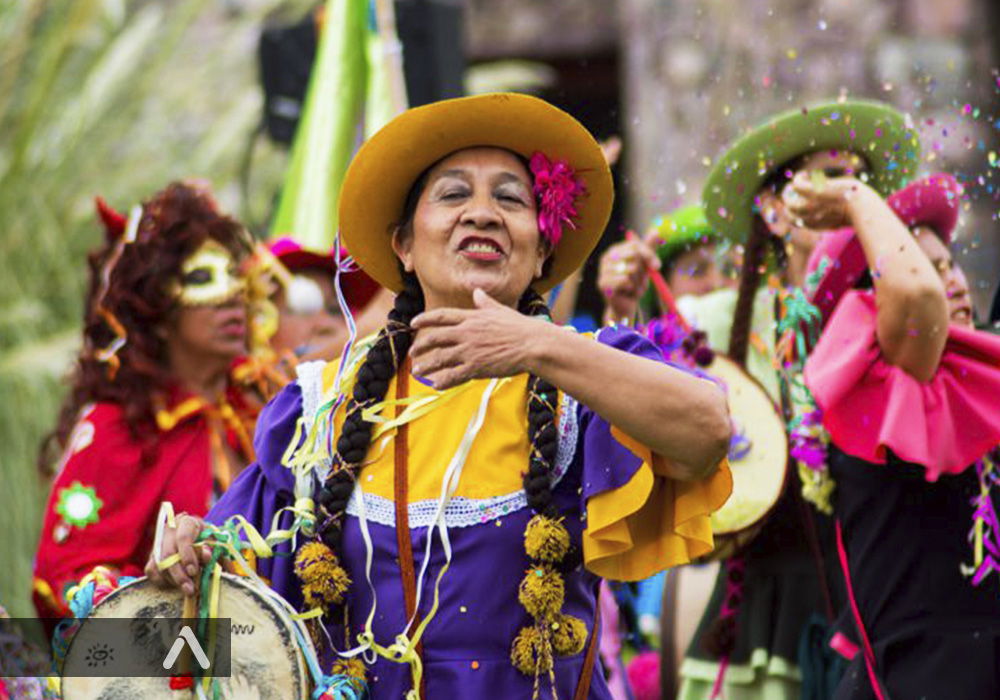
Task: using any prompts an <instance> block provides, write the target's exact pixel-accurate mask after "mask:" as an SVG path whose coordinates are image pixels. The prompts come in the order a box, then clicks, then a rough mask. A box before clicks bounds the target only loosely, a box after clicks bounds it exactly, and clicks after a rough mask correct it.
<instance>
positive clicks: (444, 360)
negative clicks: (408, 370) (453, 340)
mask: <svg viewBox="0 0 1000 700" xmlns="http://www.w3.org/2000/svg"><path fill="white" fill-rule="evenodd" d="M462 355H463V353H462V350H461V348H457V347H454V346H452V347H447V348H435V349H434V350H431V351H429V352H427V353H424V354H423V355H421V356H420V357H419V358H414V360H413V373H414V374H416V375H417V376H419V377H423V378H424V379H430V380H431V381H432V382H434V379H433V375H434V373H435V372H438V371H440V370H441V369H445V368H450V367H455V366H457V365H459V364H461V362H462ZM434 388H436V389H440V387H439V386H438V385H437V382H434Z"/></svg>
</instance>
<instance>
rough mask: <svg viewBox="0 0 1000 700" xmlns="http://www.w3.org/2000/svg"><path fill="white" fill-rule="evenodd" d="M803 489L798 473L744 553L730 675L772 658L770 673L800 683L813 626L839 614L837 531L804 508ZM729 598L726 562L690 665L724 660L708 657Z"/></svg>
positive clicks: (690, 653) (689, 654)
mask: <svg viewBox="0 0 1000 700" xmlns="http://www.w3.org/2000/svg"><path fill="white" fill-rule="evenodd" d="M800 483H801V482H800V481H799V479H798V476H797V475H796V474H794V473H793V474H791V475H790V477H789V480H788V484H787V486H786V490H785V493H784V495H783V496H782V498H781V500H780V501H779V503H778V505H777V507H776V508H775V509H774V511H773V512H772V513H771V515H770V516H769V517H768V521H767V523H766V524H765V526H764V528H763V529H762V530H761V532H760V534H758V535H757V537H756V538H755V539H754V540H753V541H752V542H751V543H750V545H749V546H748V547H747V548H746V549H745V550H744V552H743V553H742V554H741V556H742V558H743V559H744V562H745V569H744V583H743V598H742V601H741V602H740V605H739V609H738V612H737V614H736V618H735V622H736V626H735V630H734V632H735V638H734V643H733V645H732V650H731V652H730V654H729V666H730V668H731V669H735V668H738V667H741V666H743V667H745V666H747V665H750V664H751V662H752V661H759V660H760V659H762V658H764V654H766V658H767V659H768V663H769V664H770V665H771V666H775V665H777V666H778V667H780V668H788V669H792V670H793V674H794V675H795V676H798V674H799V673H800V670H799V669H798V657H799V647H800V643H801V642H802V639H803V634H804V632H805V630H806V628H807V626H808V625H809V624H810V622H811V621H815V620H821V621H832V618H833V617H834V616H835V615H836V613H837V612H838V611H839V609H840V607H841V603H842V599H843V596H842V593H841V591H842V584H841V581H840V576H839V571H838V569H837V567H836V563H835V562H836V560H835V558H834V553H835V549H834V547H833V542H834V540H833V524H832V521H831V520H830V519H829V518H827V517H825V516H823V515H822V514H819V513H817V512H816V511H815V510H814V509H813V508H812V507H811V506H807V505H806V504H805V503H804V502H803V501H802V499H801V496H800V495H799V494H800V493H801V485H800ZM725 591H726V566H725V563H723V566H722V567H721V568H720V570H719V576H718V577H717V579H716V582H715V587H714V589H713V591H712V597H711V599H710V601H709V604H708V607H707V608H706V609H705V613H704V615H703V616H702V619H701V622H700V623H699V625H698V628H697V630H696V632H695V635H694V638H693V639H692V642H691V645H690V647H689V648H688V652H687V655H686V656H687V658H688V659H693V660H696V661H705V662H718V661H719V657H718V655H717V654H713V653H712V651H710V650H711V649H712V648H713V647H714V646H715V644H714V641H716V640H713V639H712V637H713V636H715V635H716V632H715V631H713V628H714V627H717V625H716V624H714V623H715V620H716V619H717V618H718V617H719V613H720V611H721V609H722V603H723V598H724V596H725ZM762 652H763V654H762ZM775 660H777V664H775ZM727 673H731V671H730V672H727ZM727 678H728V675H727ZM734 680H735V679H734ZM804 681H805V683H806V684H808V683H809V682H810V680H809V679H804Z"/></svg>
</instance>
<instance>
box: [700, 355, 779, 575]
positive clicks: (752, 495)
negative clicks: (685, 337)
mask: <svg viewBox="0 0 1000 700" xmlns="http://www.w3.org/2000/svg"><path fill="white" fill-rule="evenodd" d="M704 372H705V373H706V374H708V375H709V376H711V377H712V378H713V379H716V380H719V381H720V382H721V383H722V384H723V385H724V388H725V390H726V397H727V399H728V401H729V412H730V415H731V416H732V419H733V429H734V431H735V433H736V441H735V444H734V446H733V449H732V450H731V451H730V456H729V466H730V468H731V470H732V474H733V492H732V495H731V496H730V497H729V500H728V501H726V503H725V505H723V506H722V508H720V509H719V510H717V511H716V512H714V513H713V514H712V516H711V523H712V535H713V537H714V539H715V549H714V550H713V551H712V552H710V553H709V554H706V555H705V556H704V557H702V558H700V559H699V561H702V562H705V561H717V560H721V559H728V558H729V557H731V556H733V555H734V554H736V553H737V552H738V551H739V550H740V549H742V548H743V547H745V546H746V545H747V544H749V543H750V541H751V540H753V538H754V537H755V536H756V535H757V533H758V532H760V530H761V528H762V527H763V526H764V521H765V520H766V518H767V516H768V514H769V513H770V512H771V510H773V509H774V507H775V505H777V503H778V499H779V498H781V494H782V492H783V491H784V489H785V479H786V478H787V475H788V435H787V433H786V431H785V421H784V420H783V419H782V416H781V413H780V412H779V411H778V408H777V407H776V406H775V405H774V402H773V401H772V400H771V397H770V396H768V394H767V392H766V391H765V390H764V388H763V387H762V386H761V385H760V384H759V383H758V382H757V381H756V380H755V379H753V378H752V377H751V376H750V375H749V374H747V373H746V372H745V371H744V370H743V369H741V368H740V367H739V365H737V364H736V363H735V362H733V361H732V360H730V359H729V358H727V357H724V356H722V355H721V354H716V355H715V358H714V359H713V360H712V364H710V365H709V366H708V367H707V368H705V369H704Z"/></svg>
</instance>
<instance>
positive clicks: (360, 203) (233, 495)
mask: <svg viewBox="0 0 1000 700" xmlns="http://www.w3.org/2000/svg"><path fill="white" fill-rule="evenodd" d="M611 199H612V190H611V180H610V176H609V172H608V167H607V164H606V163H605V161H604V158H603V156H602V154H601V151H600V148H599V147H598V145H597V143H596V142H595V141H594V140H593V138H592V137H591V136H590V134H589V133H587V131H586V130H585V129H584V128H583V127H582V126H581V125H580V124H579V123H578V122H576V121H575V120H574V119H573V118H572V117H570V116H569V115H567V114H565V113H564V112H562V111H560V110H558V109H556V108H554V107H552V106H550V105H548V104H546V103H544V102H542V101H540V100H537V99H535V98H532V97H528V96H524V95H513V94H497V95H485V96H479V97H471V98H464V99H458V100H449V101H445V102H439V103H435V104H431V105H427V106H424V107H419V108H416V109H413V110H410V111H408V112H406V113H404V114H402V115H401V116H399V117H397V118H396V119H394V120H393V121H392V122H390V123H389V124H388V125H387V126H385V127H384V128H383V129H382V130H381V131H380V132H378V133H377V134H376V135H375V136H374V137H372V139H371V140H369V141H368V142H367V143H366V144H365V145H364V146H363V147H362V148H361V150H360V151H359V152H358V154H357V156H356V157H355V159H354V161H353V163H352V165H351V167H350V169H349V171H348V174H347V176H346V178H345V181H344V188H343V191H342V193H341V198H340V223H341V230H342V234H343V237H344V241H345V243H346V246H347V249H348V251H349V252H350V253H351V255H352V256H353V258H354V260H355V261H356V262H357V263H358V264H359V265H360V266H361V267H362V269H364V270H365V272H367V273H368V274H369V275H370V276H371V277H373V278H374V279H376V280H377V281H379V282H380V283H382V284H383V285H385V286H386V287H389V288H391V289H393V290H396V291H398V296H397V297H396V303H395V307H394V309H393V311H392V312H391V313H390V315H389V320H388V323H387V325H386V327H385V328H384V329H383V330H382V331H381V332H380V333H379V335H378V337H377V338H375V339H370V340H369V341H367V342H364V343H361V344H360V345H359V347H358V348H357V351H356V352H355V353H354V356H353V357H351V358H349V360H348V362H347V363H346V364H345V366H344V367H343V368H341V367H338V366H337V365H334V364H331V365H328V366H327V368H326V369H325V370H324V371H323V373H322V376H321V377H319V376H317V377H316V378H315V379H314V380H313V381H312V382H310V381H309V380H308V378H306V377H300V379H299V381H298V382H297V383H296V384H295V385H293V386H290V387H289V388H288V389H286V390H285V391H284V392H283V393H282V394H281V395H279V396H278V397H277V398H276V399H275V400H274V401H273V402H272V403H271V404H270V406H269V407H268V409H267V410H266V411H265V413H264V415H263V417H262V422H261V423H260V425H259V427H258V433H257V444H258V446H259V449H258V462H257V464H256V465H254V466H252V467H251V468H250V469H249V470H248V471H247V472H246V473H245V474H244V475H243V476H241V478H240V479H239V480H238V482H237V483H236V484H235V485H234V488H233V489H232V490H230V492H229V493H228V494H227V496H226V497H224V498H223V500H222V501H220V503H219V504H218V505H217V507H216V508H215V509H214V510H213V512H212V513H211V514H210V516H209V520H211V521H214V522H219V521H220V520H222V519H224V518H226V517H228V516H231V515H234V514H242V515H244V516H245V517H246V518H248V519H249V520H250V521H251V522H252V523H255V524H256V525H258V526H262V525H266V524H269V523H270V521H271V519H272V516H273V515H274V514H275V513H276V512H277V510H278V509H280V508H282V507H285V506H290V505H292V502H293V498H294V497H295V496H296V495H299V494H300V493H301V491H298V490H296V483H298V485H299V486H301V484H302V481H303V479H305V480H306V482H307V483H309V479H312V478H314V477H313V475H315V478H316V479H317V481H316V483H315V485H314V486H312V487H310V488H311V489H312V491H313V492H314V493H308V494H307V495H308V496H312V495H315V500H316V502H317V503H318V508H319V510H318V513H317V525H316V528H315V533H314V538H313V539H312V540H311V541H303V538H302V537H300V540H299V543H298V544H299V546H298V552H297V554H296V557H295V558H294V561H293V560H292V559H291V558H280V557H279V558H275V559H273V560H266V561H262V562H261V567H260V571H261V573H262V574H263V575H264V576H266V577H268V579H269V580H270V581H271V585H272V586H273V588H274V589H275V590H277V591H278V592H279V593H281V594H282V595H283V596H285V597H286V598H287V599H288V600H289V601H291V602H292V603H293V604H294V605H296V606H299V607H302V608H305V609H314V608H319V609H321V610H323V611H324V618H323V619H324V621H325V624H326V627H327V630H328V631H329V632H330V634H331V637H332V639H333V642H334V645H335V647H336V648H337V649H338V650H339V651H345V650H347V649H355V650H357V648H358V647H360V648H361V649H363V650H365V651H366V655H367V656H369V657H371V656H374V655H377V659H376V660H375V661H374V663H373V664H372V665H371V666H370V667H369V668H367V669H366V668H365V664H363V663H361V661H360V658H359V657H356V656H355V657H352V659H351V660H350V661H346V660H341V661H340V662H338V663H336V664H335V665H334V666H333V667H332V669H331V670H332V673H333V674H334V675H333V677H334V680H337V679H339V680H343V679H344V678H348V679H350V678H354V679H357V681H356V682H358V683H359V684H360V682H361V681H362V680H363V679H367V683H368V691H369V694H370V695H369V696H370V697H371V698H372V699H373V700H378V699H380V698H399V697H404V696H406V697H416V696H417V695H418V694H419V697H423V698H444V697H470V698H472V697H476V698H485V697H512V698H513V697H524V698H528V697H532V696H533V695H535V696H537V695H538V694H539V693H540V692H541V691H542V689H543V688H549V687H551V689H552V691H554V692H556V693H557V695H558V696H559V697H564V698H571V697H577V698H608V691H607V687H606V685H605V684H604V680H603V677H602V673H600V671H599V664H598V663H596V662H595V659H594V656H595V654H594V651H595V649H594V647H595V645H594V644H593V643H592V642H591V641H588V640H592V639H593V636H594V635H593V630H594V628H595V624H596V620H595V607H596V605H595V601H596V588H597V582H598V576H609V577H614V578H619V579H639V578H643V577H646V576H648V575H650V574H651V573H652V572H654V571H656V570H658V569H662V568H664V567H667V566H670V565H673V564H676V563H679V562H683V561H687V560H689V559H690V558H691V557H693V556H696V555H697V554H698V553H699V552H704V551H707V550H708V549H710V548H711V546H712V543H711V535H710V527H709V522H708V515H709V513H710V512H712V511H713V510H714V509H716V508H718V507H719V506H720V505H721V504H722V502H723V501H724V500H725V499H726V497H727V496H728V491H729V488H730V485H731V482H730V475H729V472H728V468H727V467H726V466H721V467H720V461H721V460H723V458H724V456H725V454H726V448H727V445H728V439H729V422H728V416H727V412H726V406H725V400H724V398H723V396H722V394H721V392H720V391H719V390H718V389H717V388H716V387H715V386H714V385H713V384H711V383H710V382H707V381H705V380H702V379H699V378H697V377H694V376H692V375H690V374H687V373H685V372H683V371H681V370H679V369H676V368H673V367H670V366H668V365H666V364H664V363H663V361H662V359H661V358H660V357H659V352H658V351H657V350H656V348H655V347H653V346H652V344H650V343H648V342H647V341H645V340H643V339H642V338H640V337H639V336H637V335H635V334H634V333H632V332H631V331H627V330H606V331H602V332H601V333H599V334H598V335H597V336H596V338H592V337H586V336H582V335H577V334H575V333H574V332H572V331H569V330H566V329H562V328H560V327H558V326H556V325H555V324H552V323H550V322H549V321H548V320H547V318H546V316H547V309H546V308H545V306H544V304H543V303H542V300H541V298H540V296H539V294H540V293H541V292H544V291H546V290H548V289H550V288H551V287H552V286H553V285H555V284H557V283H558V282H559V281H560V280H562V279H564V278H565V277H566V276H567V275H569V274H570V273H571V272H572V271H573V270H574V269H576V268H577V267H578V266H579V265H580V264H581V263H582V262H583V261H584V260H585V259H586V257H587V255H588V254H589V252H590V251H591V249H592V247H593V245H594V244H595V242H596V241H597V239H598V238H599V236H600V235H601V232H602V230H603V227H604V225H605V223H606V221H607V217H608V213H609V210H610V206H611ZM338 375H339V376H338ZM338 382H339V383H338ZM340 393H343V394H346V396H347V397H348V398H346V401H343V402H338V401H337V400H336V398H335V397H336V396H337V395H338V394H340ZM297 426H299V428H300V429H299V430H298V431H297ZM324 426H329V427H330V429H331V430H332V434H331V435H330V436H329V437H330V440H329V441H328V439H327V437H328V436H327V432H326V430H327V428H326V427H324ZM303 434H305V435H306V437H305V439H304V440H302V439H301V437H300V436H301V435H303ZM290 443H292V444H291V447H292V448H294V447H296V444H298V451H297V453H295V454H292V453H291V451H290V450H289V445H290ZM328 444H329V445H331V446H332V449H328V448H327V447H326V445H328ZM283 455H285V456H286V457H287V458H286V459H284V460H283V459H282V456H283ZM283 462H284V463H283ZM286 464H287V465H288V466H286ZM303 467H305V468H303ZM310 467H311V469H309V468H310ZM297 477H298V479H297ZM293 494H294V495H293ZM300 498H301V497H300ZM281 522H286V523H287V522H291V521H290V520H288V519H285V520H284V521H281ZM281 522H279V527H280V526H281ZM201 526H202V523H201V521H200V520H198V519H196V518H193V517H184V518H181V519H179V520H178V521H177V523H176V528H167V529H166V530H165V536H164V548H163V551H162V552H161V554H162V555H163V556H164V557H171V556H172V555H173V554H174V553H177V552H179V553H180V555H181V560H180V562H178V563H173V564H168V563H167V562H165V564H167V566H166V568H165V570H163V571H162V572H161V571H160V568H161V567H159V566H157V565H156V563H155V562H150V565H149V566H148V567H147V572H148V573H149V574H150V575H151V576H153V577H154V578H162V579H164V580H165V581H167V582H169V583H172V584H174V585H180V586H181V587H182V588H183V589H185V591H186V592H188V593H191V592H193V590H194V589H193V581H192V577H191V576H189V575H188V573H187V571H186V569H187V568H188V567H191V569H193V570H196V569H197V567H198V565H199V562H198V557H197V555H196V552H195V549H194V548H193V547H192V541H193V540H194V538H195V535H196V534H197V532H198V530H199V529H200V528H201ZM303 537H304V536H303ZM418 642H419V643H418ZM388 645H392V647H393V648H392V649H387V648H386V647H387V646H388ZM396 652H399V653H396ZM407 665H409V667H410V668H407ZM326 668H330V667H329V666H327V667H326ZM324 670H325V669H324ZM548 692H549V690H547V689H546V690H545V693H546V694H548ZM408 693H409V694H408Z"/></svg>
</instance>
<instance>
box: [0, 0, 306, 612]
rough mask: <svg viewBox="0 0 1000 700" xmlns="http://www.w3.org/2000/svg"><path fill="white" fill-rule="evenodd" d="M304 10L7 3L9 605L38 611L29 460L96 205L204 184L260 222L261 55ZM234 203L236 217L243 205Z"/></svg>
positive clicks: (1, 248)
mask: <svg viewBox="0 0 1000 700" xmlns="http://www.w3.org/2000/svg"><path fill="white" fill-rule="evenodd" d="M308 5H311V3H310V2H307V1H305V0H303V1H299V2H288V1H287V0H286V1H284V2H282V1H281V0H230V1H229V2H220V1H219V0H170V1H169V2H165V1H163V0H73V1H72V2H65V0H19V1H18V2H2V3H0V483H2V486H0V489H2V491H0V493H2V496H0V565H2V566H3V567H4V568H5V571H4V575H3V576H0V604H2V605H4V606H5V607H7V608H8V610H9V611H10V613H11V614H12V615H13V616H22V617H27V616H32V615H33V614H34V609H33V608H32V606H31V602H30V585H31V558H32V556H33V553H34V549H35V545H36V540H37V532H38V527H39V524H40V517H41V512H42V507H43V505H44V500H45V497H46V494H47V489H48V485H47V484H46V483H44V482H43V480H42V479H41V478H40V477H39V476H38V472H37V471H36V468H35V459H36V455H37V450H38V445H39V442H40V440H41V438H42V436H43V435H44V434H45V433H47V432H48V431H49V430H51V429H52V427H53V422H54V418H55V414H56V411H57V410H58V407H59V404H60V402H61V400H62V397H63V393H64V390H65V377H66V374H67V372H68V370H69V368H70V364H71V362H72V360H73V356H74V352H75V350H76V348H77V347H78V343H79V322H80V319H81V315H82V294H83V290H84V289H85V282H86V279H85V278H86V263H85V256H86V252H87V251H88V250H90V249H92V248H93V247H95V246H96V245H97V244H98V243H99V242H100V236H101V233H100V229H99V228H98V226H97V224H96V220H95V216H94V208H93V197H94V195H96V194H101V195H102V196H104V197H105V198H106V199H107V200H108V201H109V202H110V203H111V204H112V205H114V206H116V207H117V208H119V209H121V210H127V209H128V208H129V207H130V206H131V205H132V204H133V203H134V202H137V201H139V200H141V199H144V198H146V197H148V196H150V195H151V194H152V193H153V192H155V191H156V190H158V189H160V188H162V187H163V186H164V185H166V184H167V183H168V182H169V181H170V180H173V179H177V178H186V177H197V178H203V179H205V180H207V181H209V182H210V183H211V185H212V186H213V188H214V189H215V191H216V194H217V196H218V198H219V200H220V202H221V203H222V204H223V207H224V208H226V209H228V210H229V211H231V212H233V213H234V214H236V215H237V216H240V217H246V216H247V215H248V214H252V216H253V218H254V220H261V219H262V218H263V217H264V216H265V213H264V212H265V211H266V210H267V209H268V208H269V206H270V202H271V200H272V199H273V196H274V193H275V191H276V190H277V188H278V186H279V183H280V180H281V176H282V170H283V166H284V160H285V155H284V153H283V152H281V151H279V150H277V149H274V148H271V147H269V146H268V145H267V144H262V145H261V146H260V147H259V148H257V149H256V151H255V158H254V167H253V174H254V178H253V187H252V188H251V194H252V195H253V196H252V197H250V201H251V202H252V203H253V204H254V210H255V211H253V212H248V211H246V207H245V206H242V205H240V197H239V188H238V186H237V183H238V181H239V177H240V172H241V164H242V161H243V158H244V154H245V153H246V149H247V144H248V141H249V139H250V137H251V134H252V133H253V132H254V130H255V128H256V127H257V125H258V123H259V122H260V118H261V104H262V95H261V93H260V90H259V88H258V83H257V64H256V47H257V38H258V36H259V32H260V28H261V25H262V22H263V21H264V20H265V18H266V16H267V15H268V14H269V13H272V12H274V11H276V10H282V11H285V12H289V13H290V14H294V13H296V12H300V11H301V10H302V9H303V8H304V7H305V6H308ZM238 205H239V206H238Z"/></svg>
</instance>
